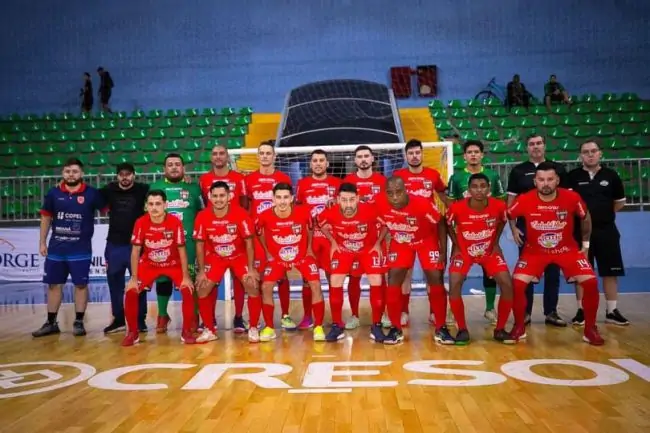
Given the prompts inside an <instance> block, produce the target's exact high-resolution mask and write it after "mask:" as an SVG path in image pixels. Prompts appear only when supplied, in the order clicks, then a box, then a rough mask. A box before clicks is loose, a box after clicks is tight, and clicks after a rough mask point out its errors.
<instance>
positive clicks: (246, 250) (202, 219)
mask: <svg viewBox="0 0 650 433" xmlns="http://www.w3.org/2000/svg"><path fill="white" fill-rule="evenodd" d="M230 197H232V194H231V191H230V187H229V186H228V184H227V183H226V182H224V181H221V180H218V181H216V182H215V183H213V184H212V188H211V189H210V203H211V206H210V207H207V208H205V209H203V210H202V211H201V212H199V214H198V216H197V217H196V221H195V222H194V235H193V236H194V239H195V240H196V259H197V263H198V269H199V272H198V274H197V277H196V289H197V291H198V294H199V312H200V314H201V319H203V323H204V325H205V327H204V329H203V333H202V334H201V335H199V336H198V337H197V339H196V342H197V343H207V342H208V341H213V340H216V339H217V338H218V337H217V335H216V330H217V329H216V323H215V320H214V308H215V304H216V302H217V289H216V287H217V286H218V285H219V283H220V282H221V280H222V279H223V277H224V274H225V273H226V270H230V271H231V272H232V273H233V275H234V276H235V278H234V279H236V280H237V281H240V282H241V283H242V285H243V287H245V289H246V291H247V292H248V293H249V296H248V306H249V308H248V310H249V313H250V316H251V327H250V329H249V330H248V341H250V342H251V343H257V342H258V341H259V334H258V330H257V322H258V320H259V317H260V312H261V310H262V299H261V298H260V295H259V290H258V283H259V275H258V273H257V271H256V270H255V266H254V261H255V246H254V243H253V236H254V227H253V222H252V220H251V219H250V216H248V214H247V213H246V211H245V210H244V209H242V208H241V207H239V206H237V205H234V204H231V203H230Z"/></svg>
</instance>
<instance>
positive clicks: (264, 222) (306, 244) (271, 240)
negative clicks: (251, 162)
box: [257, 183, 325, 341]
mask: <svg viewBox="0 0 650 433" xmlns="http://www.w3.org/2000/svg"><path fill="white" fill-rule="evenodd" d="M293 199H294V197H293V192H292V190H291V185H289V184H288V183H279V184H277V185H275V186H274V187H273V207H272V208H271V209H269V210H268V211H266V212H262V214H261V215H260V216H259V218H258V220H257V229H258V233H257V234H258V237H259V239H260V243H261V244H262V248H264V251H265V253H266V257H267V260H266V268H265V269H264V276H263V277H262V301H263V302H264V304H263V305H262V314H263V315H264V322H265V323H266V327H265V328H264V329H263V330H262V332H261V333H260V340H261V341H270V340H273V339H275V337H276V335H275V330H274V329H273V287H274V286H275V283H276V282H277V281H279V280H280V279H282V278H285V276H286V274H287V272H288V271H290V270H291V269H292V268H295V269H296V270H298V271H299V272H300V274H301V275H302V278H303V280H305V281H307V283H308V284H309V287H311V290H312V300H313V304H312V309H313V311H314V340H315V341H324V340H325V331H324V330H323V316H324V314H325V305H324V303H323V293H322V291H321V286H320V274H319V272H318V265H317V264H316V259H315V258H314V253H313V251H312V249H311V245H312V244H311V241H312V229H313V219H312V217H311V215H310V213H309V209H307V208H306V207H304V206H296V207H294V206H293Z"/></svg>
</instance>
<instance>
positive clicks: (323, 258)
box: [311, 237, 332, 273]
mask: <svg viewBox="0 0 650 433" xmlns="http://www.w3.org/2000/svg"><path fill="white" fill-rule="evenodd" d="M331 246H332V244H331V243H330V241H328V240H327V238H325V237H316V238H313V239H312V241H311V250H312V251H313V252H314V255H315V256H316V264H317V265H318V267H319V268H320V269H322V270H324V271H325V272H326V273H329V272H330V261H331V260H330V248H331Z"/></svg>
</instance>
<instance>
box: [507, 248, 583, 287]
mask: <svg viewBox="0 0 650 433" xmlns="http://www.w3.org/2000/svg"><path fill="white" fill-rule="evenodd" d="M550 264H555V265H557V266H559V268H560V269H561V270H562V273H563V274H564V278H565V279H566V280H567V282H569V283H571V282H573V281H574V280H575V278H576V277H577V276H579V275H589V276H593V277H594V278H596V274H595V272H594V268H593V267H592V266H591V264H590V263H589V259H587V257H585V255H584V254H583V253H581V252H580V251H578V250H575V251H570V252H568V253H562V254H535V253H528V252H526V251H523V252H522V253H521V256H520V257H519V261H518V262H517V265H516V266H515V270H514V272H513V276H514V275H517V274H522V275H529V276H531V277H534V279H533V281H539V277H540V276H541V275H542V274H543V273H544V270H545V269H546V268H547V267H548V265H550Z"/></svg>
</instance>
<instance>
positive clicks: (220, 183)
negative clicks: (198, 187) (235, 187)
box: [210, 180, 230, 192]
mask: <svg viewBox="0 0 650 433" xmlns="http://www.w3.org/2000/svg"><path fill="white" fill-rule="evenodd" d="M217 188H223V189H225V190H226V192H230V186H229V185H228V182H224V181H223V180H217V181H216V182H213V183H212V185H210V192H212V190H213V189H217Z"/></svg>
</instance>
